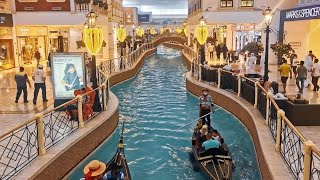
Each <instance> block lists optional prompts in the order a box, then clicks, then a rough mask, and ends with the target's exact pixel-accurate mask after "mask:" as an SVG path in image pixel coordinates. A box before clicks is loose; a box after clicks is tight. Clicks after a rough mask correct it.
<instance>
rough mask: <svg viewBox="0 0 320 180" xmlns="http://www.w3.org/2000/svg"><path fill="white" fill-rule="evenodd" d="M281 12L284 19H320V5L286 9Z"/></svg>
mask: <svg viewBox="0 0 320 180" xmlns="http://www.w3.org/2000/svg"><path fill="white" fill-rule="evenodd" d="M281 14H282V18H283V19H284V21H295V20H308V19H320V5H314V6H307V7H300V8H295V9H290V10H285V11H282V12H281Z"/></svg>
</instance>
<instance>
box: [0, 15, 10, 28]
mask: <svg viewBox="0 0 320 180" xmlns="http://www.w3.org/2000/svg"><path fill="white" fill-rule="evenodd" d="M0 27H13V21H12V15H11V14H1V13H0Z"/></svg>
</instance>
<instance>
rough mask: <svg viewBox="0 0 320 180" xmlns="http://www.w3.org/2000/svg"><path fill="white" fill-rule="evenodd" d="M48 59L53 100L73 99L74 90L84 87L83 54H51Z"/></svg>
mask: <svg viewBox="0 0 320 180" xmlns="http://www.w3.org/2000/svg"><path fill="white" fill-rule="evenodd" d="M50 58H51V67H52V81H53V85H54V87H53V95H54V98H55V99H72V98H74V90H77V89H81V88H84V87H85V86H86V82H85V79H86V78H85V77H86V74H85V72H86V71H85V61H84V54H83V53H51V56H50Z"/></svg>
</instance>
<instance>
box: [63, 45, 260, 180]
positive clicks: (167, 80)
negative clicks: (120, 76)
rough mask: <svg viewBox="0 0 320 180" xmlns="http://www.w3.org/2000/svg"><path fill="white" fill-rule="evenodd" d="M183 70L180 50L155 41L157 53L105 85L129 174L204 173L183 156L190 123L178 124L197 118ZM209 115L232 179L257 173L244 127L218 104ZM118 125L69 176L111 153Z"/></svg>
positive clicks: (157, 178) (139, 178)
mask: <svg viewBox="0 0 320 180" xmlns="http://www.w3.org/2000/svg"><path fill="white" fill-rule="evenodd" d="M187 71H188V70H187V68H186V66H185V65H184V63H183V60H182V57H181V54H180V51H177V50H173V49H170V48H166V47H163V46H159V47H158V50H157V54H155V55H152V56H150V57H149V58H147V59H146V60H145V62H144V64H143V66H142V68H141V70H140V71H139V72H138V73H137V75H136V77H134V78H133V79H130V80H128V81H125V82H123V83H121V84H118V85H116V86H114V87H113V88H112V89H111V91H112V92H113V93H114V94H115V95H116V96H117V97H118V99H119V103H120V107H119V114H120V122H122V121H125V131H124V142H125V154H126V159H127V161H128V164H129V169H130V172H131V176H132V178H133V179H136V180H171V179H196V180H201V179H205V178H204V177H203V176H202V174H201V173H200V172H196V171H194V170H193V166H192V163H191V161H190V158H189V153H190V152H191V136H192V133H193V127H194V125H195V123H192V124H191V125H189V126H185V127H184V128H181V127H182V126H184V125H185V124H188V123H190V122H191V121H194V120H195V119H197V118H198V107H199V106H198V98H197V97H195V96H193V95H192V94H190V93H189V92H188V91H187V90H186V83H185V73H186V72H187ZM211 118H212V119H211V124H212V125H213V127H214V128H215V129H217V130H218V131H219V132H220V134H221V135H222V136H223V137H224V139H225V142H226V144H227V145H228V147H229V150H230V152H231V155H232V159H233V163H234V166H235V168H234V171H233V178H232V179H234V180H243V179H246V180H249V179H252V180H253V179H254V180H259V179H261V175H260V170H259V166H258V163H257V158H256V153H255V150H254V145H253V141H252V138H251V136H250V134H249V132H248V130H247V129H246V127H245V126H244V125H243V124H242V123H241V121H240V120H239V119H237V118H236V117H235V116H234V115H232V114H231V113H229V112H227V111H225V110H223V109H218V110H217V111H216V112H215V113H214V114H213V115H211ZM121 126H122V123H119V127H118V129H117V131H116V132H114V133H113V135H112V136H111V137H109V138H108V139H107V140H105V142H104V143H103V144H101V145H100V146H99V147H98V148H97V149H96V151H94V152H93V153H92V154H91V155H90V156H88V157H87V158H86V159H85V160H83V161H82V163H81V164H80V165H78V166H77V167H76V168H75V169H74V170H73V172H72V173H71V174H70V176H69V179H71V180H77V179H78V180H79V179H81V178H82V177H84V175H83V172H82V170H83V168H84V166H85V165H86V164H87V163H88V162H90V161H91V160H94V159H97V160H99V161H102V162H105V163H107V162H108V161H109V160H110V159H111V158H112V156H113V155H114V153H115V151H116V148H117V144H118V141H119V136H120V130H121ZM179 128H181V129H179ZM169 133H171V134H170V135H168V134H169Z"/></svg>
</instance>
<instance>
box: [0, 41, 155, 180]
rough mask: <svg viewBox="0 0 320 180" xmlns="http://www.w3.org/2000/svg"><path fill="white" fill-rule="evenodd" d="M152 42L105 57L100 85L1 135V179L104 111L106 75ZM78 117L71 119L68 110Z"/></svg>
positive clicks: (124, 65) (130, 62)
mask: <svg viewBox="0 0 320 180" xmlns="http://www.w3.org/2000/svg"><path fill="white" fill-rule="evenodd" d="M152 48H153V43H149V44H143V45H142V46H141V47H139V48H138V49H137V50H135V51H134V52H132V53H131V54H129V55H127V56H124V57H122V58H116V59H113V60H107V61H105V62H103V63H101V64H100V65H99V66H98V67H97V78H98V83H99V87H98V88H96V89H93V90H90V91H89V92H87V93H86V94H82V95H78V96H77V97H75V98H74V99H72V100H70V101H68V102H66V103H64V104H62V105H60V106H58V107H56V108H54V109H52V110H49V111H48V112H45V113H39V114H37V115H36V116H35V117H33V118H31V119H30V120H27V121H26V122H24V123H23V124H21V125H19V126H17V127H16V128H14V129H12V130H10V131H9V132H7V133H5V134H3V135H1V136H0V179H1V180H5V179H10V178H11V177H13V176H15V175H16V174H17V173H18V172H19V171H21V170H22V169H23V168H24V167H25V166H27V165H28V164H29V163H30V162H32V161H33V160H34V159H35V158H36V157H38V156H42V155H44V154H46V151H47V150H48V149H50V148H51V147H53V146H54V145H55V144H57V143H58V142H60V141H61V140H63V139H65V138H66V137H68V136H69V135H70V134H72V133H73V132H75V131H77V130H78V129H79V128H83V127H84V126H85V124H86V123H87V122H88V121H90V120H91V119H93V118H94V117H95V116H96V115H97V114H99V113H100V112H102V111H106V110H107V104H108V99H109V77H110V75H111V74H112V73H117V72H120V71H124V70H125V69H128V68H130V67H132V66H133V65H134V64H135V63H136V62H137V60H138V59H139V58H140V57H141V55H142V53H143V52H144V51H146V50H149V49H152ZM88 97H89V100H90V98H92V99H94V101H93V103H92V104H84V103H82V101H83V98H88ZM74 112H75V113H76V114H75V115H76V116H77V118H75V119H72V118H71V116H72V115H73V114H72V115H71V113H74Z"/></svg>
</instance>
